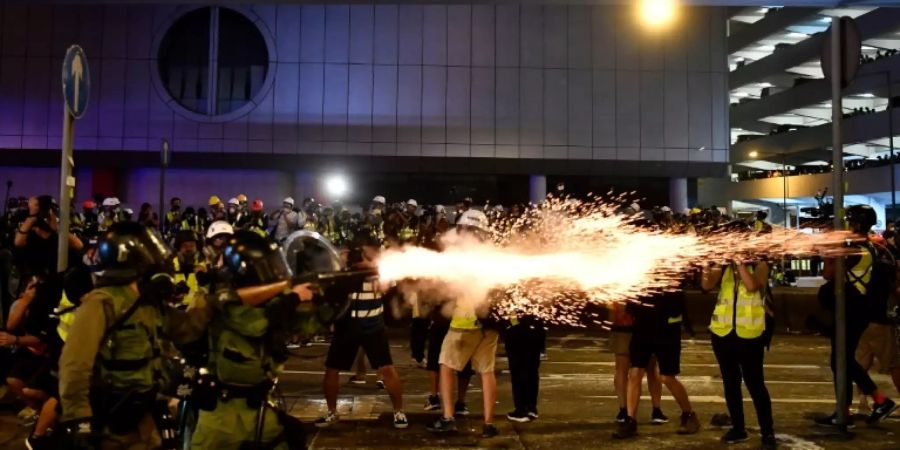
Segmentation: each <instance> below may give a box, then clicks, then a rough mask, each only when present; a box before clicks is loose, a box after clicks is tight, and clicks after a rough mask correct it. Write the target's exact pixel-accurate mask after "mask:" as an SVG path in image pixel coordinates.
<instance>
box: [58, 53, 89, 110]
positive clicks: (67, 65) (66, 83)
mask: <svg viewBox="0 0 900 450" xmlns="http://www.w3.org/2000/svg"><path fill="white" fill-rule="evenodd" d="M62 85H63V98H64V99H65V100H66V110H67V111H69V114H71V115H72V117H74V118H76V119H80V118H81V116H83V115H84V112H85V111H86V110H87V105H88V98H89V97H90V93H91V73H90V70H88V63H87V57H86V56H85V55H84V50H82V49H81V47H79V46H77V45H73V46H71V47H69V49H68V50H67V51H66V57H65V59H64V60H63V67H62Z"/></svg>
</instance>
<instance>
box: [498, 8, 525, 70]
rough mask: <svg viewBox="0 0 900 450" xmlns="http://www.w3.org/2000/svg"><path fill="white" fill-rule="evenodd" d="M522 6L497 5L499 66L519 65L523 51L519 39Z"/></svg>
mask: <svg viewBox="0 0 900 450" xmlns="http://www.w3.org/2000/svg"><path fill="white" fill-rule="evenodd" d="M520 20H521V17H520V6H518V5H497V7H496V21H497V33H496V37H497V38H496V39H497V41H496V42H497V43H496V45H497V66H500V67H518V66H519V54H520V53H521V48H520V42H519V41H520V40H519V26H520Z"/></svg>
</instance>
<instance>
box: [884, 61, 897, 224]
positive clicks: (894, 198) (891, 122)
mask: <svg viewBox="0 0 900 450" xmlns="http://www.w3.org/2000/svg"><path fill="white" fill-rule="evenodd" d="M884 74H885V75H886V76H887V92H888V104H887V115H888V145H890V146H891V165H890V167H891V214H890V215H887V214H886V216H887V217H888V220H894V219H896V218H897V217H896V215H895V214H897V212H896V211H897V181H896V175H895V174H894V169H895V168H896V166H895V163H894V99H893V95H892V91H893V86H891V84H892V80H891V71H890V70H886V71H885V72H884ZM884 227H885V228H887V224H884Z"/></svg>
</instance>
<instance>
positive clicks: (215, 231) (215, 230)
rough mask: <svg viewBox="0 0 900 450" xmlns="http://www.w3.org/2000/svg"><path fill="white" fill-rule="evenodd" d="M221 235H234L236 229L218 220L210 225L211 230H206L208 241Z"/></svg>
mask: <svg viewBox="0 0 900 450" xmlns="http://www.w3.org/2000/svg"><path fill="white" fill-rule="evenodd" d="M220 234H234V227H232V226H231V224H230V223H228V222H226V221H224V220H217V221H215V222H213V223H212V224H210V225H209V229H208V230H206V238H207V239H212V238H213V237H215V236H218V235H220Z"/></svg>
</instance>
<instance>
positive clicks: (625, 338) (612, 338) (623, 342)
mask: <svg viewBox="0 0 900 450" xmlns="http://www.w3.org/2000/svg"><path fill="white" fill-rule="evenodd" d="M630 345H631V332H630V331H612V332H610V333H609V349H610V351H612V352H613V354H615V355H626V356H627V355H629V354H630V353H631V352H630V350H629V347H630Z"/></svg>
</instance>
